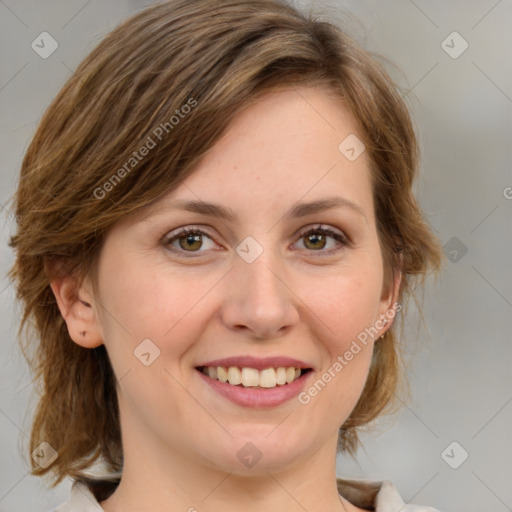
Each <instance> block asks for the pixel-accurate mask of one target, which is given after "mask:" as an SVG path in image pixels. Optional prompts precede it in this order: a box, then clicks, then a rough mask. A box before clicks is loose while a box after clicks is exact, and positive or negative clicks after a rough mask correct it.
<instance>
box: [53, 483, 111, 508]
mask: <svg viewBox="0 0 512 512" xmlns="http://www.w3.org/2000/svg"><path fill="white" fill-rule="evenodd" d="M118 483H119V482H118V481H112V480H110V481H108V480H105V481H101V480H97V481H75V482H74V483H73V485H72V486H71V492H70V496H69V501H67V502H66V503H63V504H62V505H59V506H58V507H57V508H56V509H54V510H53V511H52V512H103V509H102V508H101V506H100V503H99V502H100V501H103V500H104V499H106V498H107V497H108V496H109V495H110V494H111V493H112V492H113V491H114V489H115V488H116V487H117V485H118Z"/></svg>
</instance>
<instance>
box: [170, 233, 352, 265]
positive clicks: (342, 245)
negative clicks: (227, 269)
mask: <svg viewBox="0 0 512 512" xmlns="http://www.w3.org/2000/svg"><path fill="white" fill-rule="evenodd" d="M318 233H321V234H322V235H327V236H330V237H332V238H334V239H335V240H336V241H337V242H339V245H338V247H337V248H334V249H329V250H327V251H324V250H321V249H320V250H318V251H315V250H310V252H318V253H319V254H318V255H319V256H320V257H321V256H327V255H332V254H334V253H337V252H339V251H341V250H343V249H344V248H345V247H348V246H349V240H348V239H347V238H346V237H345V236H344V235H342V234H340V233H338V232H336V231H333V230H332V229H330V228H325V227H322V226H321V225H319V226H317V227H312V228H309V229H306V230H305V231H302V232H301V233H300V234H299V236H298V240H300V239H302V238H304V237H307V236H309V235H313V234H318ZM197 234H200V235H206V236H207V237H208V238H210V239H211V240H213V237H212V236H210V235H209V234H208V232H206V231H204V230H202V229H199V228H190V227H185V228H182V229H180V230H179V231H178V232H176V233H172V234H170V235H167V236H165V237H164V240H163V244H164V245H165V246H166V247H167V248H168V249H169V250H170V251H171V252H173V253H180V254H187V256H185V257H186V258H196V257H198V256H199V255H200V253H201V252H204V251H184V250H182V249H176V248H175V247H172V246H171V244H172V242H174V241H175V240H179V239H180V238H183V237H186V236H188V235H197ZM306 250H308V249H306Z"/></svg>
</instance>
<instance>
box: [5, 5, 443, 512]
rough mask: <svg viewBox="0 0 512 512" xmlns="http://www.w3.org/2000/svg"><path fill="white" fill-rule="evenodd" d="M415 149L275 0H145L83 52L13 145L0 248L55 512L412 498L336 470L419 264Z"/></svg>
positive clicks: (325, 44)
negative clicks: (11, 283) (9, 212)
mask: <svg viewBox="0 0 512 512" xmlns="http://www.w3.org/2000/svg"><path fill="white" fill-rule="evenodd" d="M416 144H417V143H416V139H415V135H414V131H413V129H412V126H411V122H410V118H409V114H408V112H407V109H406V107H405V105H404V103H403V101H402V99H401V97H400V95H399V94H398V92H397V91H396V88H395V86H394V85H393V83H392V81H391V80H390V78H389V77H388V75H387V74H386V73H385V72H384V71H383V70H382V68H381V67H380V66H379V65H378V64H377V63H376V62H375V61H373V60H372V59H371V58H370V56H369V55H368V54H367V53H366V52H365V51H364V50H362V49H361V48H359V47H358V46H357V45H356V44H354V43H353V42H352V41H351V40H350V39H349V38H348V37H347V36H346V35H345V34H344V33H342V32H341V31H340V30H339V29H338V28H336V27H335V26H333V25H331V24H328V23H325V22H321V21H315V20H314V19H310V18H308V17H307V16H305V15H304V14H301V13H299V12H298V11H297V10H295V9H294V8H292V7H290V6H288V5H286V4H285V3H281V2H279V1H278V0H261V1H257V2H254V1H249V0H246V1H235V0H228V1H223V2H209V1H207V0H194V1H189V0H177V1H172V2H166V3H163V4H159V5H156V6H154V7H150V8H148V9H146V10H145V11H143V12H141V13H139V14H137V15H136V16H134V17H133V18H131V19H130V20H128V21H126V22H125V23H123V24H122V25H121V26H119V27H118V28H116V29H115V30H114V31H113V32H112V33H111V34H109V35H108V36H107V37H106V38H105V39H104V40H103V41H102V42H101V43H100V44H99V46H98V47H97V48H96V49H94V50H93V51H92V53H91V54H90V55H89V56H88V57H87V58H86V59H85V60H84V61H83V62H82V64H81V65H80V66H79V68H78V69H77V71H76V72H75V74H74V75H73V76H72V77H71V78H70V80H69V81H68V82H67V84H66V85H65V86H64V87H63V89H62V90H61V91H60V93H59V94H58V96H57V97H56V99H55V100H54V102H53V103H52V105H51V106H50V107H49V109H48V110H47V112H46V113H45V115H44V117H43V119H42V121H41V123H40V126H39V128H38V130H37V133H36V135H35V137H34V139H33V141H32V143H31V145H30V146H29V148H28V150H27V154H26V156H25V158H24V161H23V164H22V169H21V177H20V183H19V187H18V190H17V195H16V216H17V222H18V230H17V233H16V234H15V235H14V236H13V238H12V241H11V245H12V246H13V247H14V248H15V250H16V252H17V259H16V262H15V266H14V267H13V269H12V271H11V276H12V278H13V279H14V280H15V282H16V285H17V289H18V295H19V298H20V299H21V300H22V301H23V304H24V307H25V309H24V316H23V318H22V327H23V326H25V327H27V326H29V325H33V326H34V327H35V329H36V331H37V336H38V344H37V350H36V352H35V354H34V357H33V358H30V357H29V355H28V347H27V346H26V345H25V349H26V354H27V357H28V358H29V359H30V362H31V364H32V366H33V368H34V369H35V371H36V373H35V377H36V378H37V379H39V380H40V381H41V385H42V396H41V399H40V402H39V406H38V409H37V411H36V415H35V419H34V423H33V430H32V436H31V447H30V451H31V454H32V463H33V468H32V469H33V471H32V472H33V474H34V475H45V474H49V475H52V476H53V477H54V482H53V485H56V484H57V483H59V482H60V481H62V479H63V478H65V477H71V478H73V479H74V480H75V484H74V486H73V489H72V492H71V497H70V501H69V503H67V504H63V505H62V506H60V507H58V508H57V509H56V510H57V511H58V512H63V511H78V510H104V511H105V512H117V511H121V510H122V511H124V512H128V511H138V512H143V511H150V510H200V511H203V510H204V511H208V510H209V511H217V510H222V511H223V512H226V511H230V510H240V509H242V510H244V511H251V510H268V511H273V510H345V511H356V510H377V511H380V512H384V511H388V510H403V511H407V510H410V511H412V510H433V509H430V508H427V507H414V506H411V505H404V503H403V501H402V499H401V498H400V496H399V494H398V491H397V489H396V488H395V487H394V486H393V484H391V483H390V482H387V481H386V482H368V481H352V480H343V479H337V478H336V473H335V459H336V453H337V450H339V451H344V452H348V453H354V452H355V450H356V448H357V447H358V444H359V439H358V429H359V428H360V427H362V426H363V425H366V424H368V423H369V422H370V421H371V420H373V419H374V418H376V417H377V416H378V415H379V414H381V413H382V412H384V411H385V410H386V409H387V408H389V406H390V405H391V404H392V398H393V395H394V391H395V389H396V386H397V383H398V381H399V378H400V375H399V354H398V347H397V335H396V332H395V330H396V327H395V323H394V321H395V316H396V313H397V312H400V311H402V310H403V309H404V306H403V305H404V303H405V301H406V299H407V298H408V297H409V295H410V294H411V292H412V291H413V285H414V282H415V279H416V278H417V277H418V276H421V275H424V274H425V273H426V272H427V271H429V270H430V269H431V268H432V269H433V270H438V269H439V267H440V263H441V250H440V247H439V244H438V241H437V239H436V238H435V236H434V235H433V234H432V233H431V231H430V230H429V229H428V226H427V224H426V223H425V222H424V221H423V219H422V214H421V211H420V209H419V207H418V205H417V203H416V201H415V199H414V196H413V193H412V184H413V180H414V178H415V176H416V174H417V145H416ZM402 319H403V316H402ZM29 322H31V323H30V324H29ZM98 468H103V471H102V472H100V473H98ZM100 507H101V508H100Z"/></svg>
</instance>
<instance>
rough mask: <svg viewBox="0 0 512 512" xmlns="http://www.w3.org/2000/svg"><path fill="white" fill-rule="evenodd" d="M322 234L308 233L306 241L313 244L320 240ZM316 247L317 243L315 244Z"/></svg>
mask: <svg viewBox="0 0 512 512" xmlns="http://www.w3.org/2000/svg"><path fill="white" fill-rule="evenodd" d="M322 237H323V235H320V236H319V235H309V236H308V241H309V242H313V245H315V244H316V243H317V242H319V241H321V240H322ZM316 246H317V247H318V245H316Z"/></svg>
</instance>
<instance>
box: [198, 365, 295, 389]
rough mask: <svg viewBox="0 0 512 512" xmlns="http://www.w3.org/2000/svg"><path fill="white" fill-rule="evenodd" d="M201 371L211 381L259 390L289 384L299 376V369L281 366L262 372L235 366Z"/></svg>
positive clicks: (205, 368)
mask: <svg viewBox="0 0 512 512" xmlns="http://www.w3.org/2000/svg"><path fill="white" fill-rule="evenodd" d="M202 371H203V373H204V374H205V375H208V376H209V377H210V378H211V379H215V380H219V381H220V382H227V383H229V384H231V385H233V386H243V387H260V388H275V387H276V386H284V385H285V384H291V383H292V382H293V381H294V380H296V379H298V378H299V377H300V375H301V370H300V368H293V367H290V368H285V367H283V366H281V367H279V368H265V369H264V370H257V369H256V368H238V367H236V366H230V367H229V368H226V367H224V366H217V367H211V366H208V367H203V369H202Z"/></svg>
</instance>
